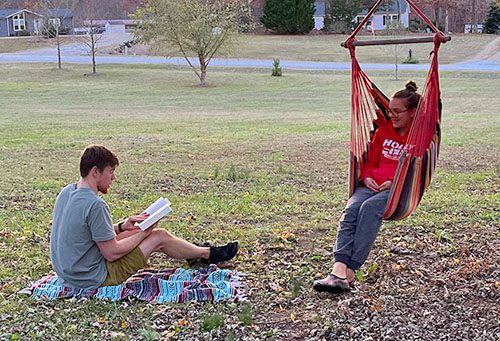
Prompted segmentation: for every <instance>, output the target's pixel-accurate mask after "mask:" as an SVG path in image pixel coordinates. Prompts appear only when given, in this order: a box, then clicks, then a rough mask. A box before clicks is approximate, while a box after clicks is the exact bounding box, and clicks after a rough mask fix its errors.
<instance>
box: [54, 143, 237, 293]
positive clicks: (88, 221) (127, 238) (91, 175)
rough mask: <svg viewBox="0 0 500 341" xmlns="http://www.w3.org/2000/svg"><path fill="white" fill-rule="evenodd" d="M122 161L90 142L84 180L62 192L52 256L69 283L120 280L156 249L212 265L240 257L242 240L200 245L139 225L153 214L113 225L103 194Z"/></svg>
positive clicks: (101, 283) (84, 284)
mask: <svg viewBox="0 0 500 341" xmlns="http://www.w3.org/2000/svg"><path fill="white" fill-rule="evenodd" d="M118 164H119V161H118V158H117V157H116V155H115V154H114V153H113V152H111V151H110V150H109V149H107V148H106V147H104V146H98V145H90V146H88V147H87V148H85V150H84V151H83V153H82V156H81V158H80V174H81V178H80V180H79V181H78V182H77V183H74V184H70V185H68V186H66V187H65V188H64V189H63V190H62V191H61V192H60V193H59V195H58V196H57V199H56V203H55V207H54V212H53V223H52V230H51V235H50V255H51V260H52V266H53V268H54V270H55V272H56V273H57V275H58V276H59V277H60V278H62V279H63V281H64V283H65V284H66V285H69V286H73V287H78V288H95V287H99V286H105V285H116V284H120V283H122V282H124V281H125V280H126V279H127V278H128V277H130V276H131V275H132V274H133V273H135V272H136V271H137V270H139V269H141V268H143V267H144V266H145V265H146V263H147V260H148V258H149V257H150V256H151V254H152V253H153V252H155V251H160V252H163V253H164V254H166V255H167V256H169V257H172V258H177V259H195V258H201V259H203V260H206V261H207V262H208V263H210V264H215V263H220V262H224V261H227V260H230V259H232V258H233V257H234V256H236V253H237V251H238V242H231V243H229V244H227V245H224V246H220V247H214V246H209V247H200V246H197V245H194V244H191V243H189V242H187V241H185V240H183V239H181V238H178V237H176V236H174V235H173V234H171V233H170V232H168V231H167V230H164V229H161V228H156V225H157V222H156V223H154V224H153V225H152V226H151V227H149V228H147V229H141V228H139V226H138V225H137V224H139V223H141V222H143V221H144V220H146V219H147V218H148V214H147V213H143V214H141V215H134V216H131V217H129V218H127V219H126V220H124V221H121V222H119V223H117V224H113V223H112V218H111V213H110V210H109V207H108V205H107V204H106V202H105V201H104V200H103V199H102V198H101V197H100V196H99V195H98V193H99V192H101V193H103V194H106V193H107V192H108V190H109V188H110V186H111V184H112V182H113V181H114V180H115V179H116V176H115V169H116V167H117V166H118ZM167 202H168V200H167ZM169 204H170V203H168V205H169Z"/></svg>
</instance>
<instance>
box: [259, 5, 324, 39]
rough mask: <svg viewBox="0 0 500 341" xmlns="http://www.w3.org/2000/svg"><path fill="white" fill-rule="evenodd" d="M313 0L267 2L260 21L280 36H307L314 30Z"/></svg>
mask: <svg viewBox="0 0 500 341" xmlns="http://www.w3.org/2000/svg"><path fill="white" fill-rule="evenodd" d="M314 12H315V7H314V1H313V0H266V2H265V3H264V15H263V16H262V18H261V19H260V21H261V22H262V23H263V24H264V26H265V27H266V28H268V29H270V30H272V31H273V32H275V33H278V34H306V33H309V32H311V30H312V29H313V28H314V19H313V16H314Z"/></svg>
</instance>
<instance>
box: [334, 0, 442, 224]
mask: <svg viewBox="0 0 500 341" xmlns="http://www.w3.org/2000/svg"><path fill="white" fill-rule="evenodd" d="M382 1H383V0H379V1H378V2H377V3H376V4H375V5H374V6H373V7H372V9H371V10H370V12H369V13H368V15H367V16H366V17H365V19H364V20H363V21H362V22H361V23H360V24H359V26H358V27H357V29H356V30H354V31H353V33H352V35H351V36H350V37H349V38H347V40H346V41H345V42H344V43H343V44H342V46H344V47H346V48H347V49H349V52H350V54H351V63H352V80H351V81H352V98H351V111H352V116H351V143H350V169H349V197H350V196H351V195H352V194H353V193H354V190H355V189H356V188H357V187H358V186H359V185H360V180H359V178H360V176H361V173H362V171H363V167H364V166H365V163H366V161H367V157H368V152H369V149H370V142H371V139H372V138H373V136H374V134H375V131H376V129H377V128H378V127H381V126H384V125H387V124H391V122H390V119H389V115H388V111H389V99H388V98H387V97H386V96H385V95H384V94H383V93H382V92H381V91H380V90H379V89H378V88H377V87H376V86H375V84H374V83H373V82H372V81H370V79H369V78H368V76H367V75H366V74H365V73H364V71H363V70H362V69H361V67H360V65H359V63H358V61H357V59H356V54H355V42H356V40H355V36H356V34H357V33H358V32H359V30H360V29H361V28H362V27H363V26H364V24H365V23H366V21H367V20H368V19H369V18H370V17H371V15H372V14H373V13H374V12H375V10H376V9H377V8H378V6H379V5H380V3H381V2H382ZM407 2H408V4H409V5H410V6H411V7H412V9H413V10H415V12H416V13H417V14H419V15H420V16H421V17H422V19H424V21H425V22H426V23H427V24H428V25H429V26H430V27H431V28H432V29H433V31H434V33H435V35H434V39H433V41H434V49H433V51H432V52H431V53H432V61H431V64H430V70H429V73H428V75H427V80H426V83H425V85H424V90H423V92H422V97H421V100H420V103H419V105H418V108H417V111H416V114H415V118H414V120H413V123H412V126H411V128H410V132H409V134H408V139H407V142H406V145H405V146H404V148H403V153H402V155H401V157H400V158H399V164H398V167H397V170H396V174H395V176H394V180H393V181H392V187H391V189H390V192H389V199H388V202H387V206H386V209H385V213H384V219H387V220H399V219H403V218H406V217H407V216H409V215H410V214H411V213H413V211H415V209H416V208H417V205H418V204H419V202H420V200H421V198H422V196H423V194H424V191H425V190H426V189H427V187H428V186H429V184H430V181H431V178H432V175H433V172H434V169H435V167H436V162H437V157H438V152H439V144H440V140H441V129H440V120H441V101H440V91H439V74H438V50H439V47H440V45H441V43H442V42H445V41H447V40H449V37H446V36H445V35H444V34H443V33H442V32H440V31H439V30H438V29H437V28H436V27H435V26H434V25H433V24H432V22H431V21H430V20H429V19H428V18H426V17H425V15H424V14H423V13H422V12H421V11H420V9H418V7H416V6H415V4H414V3H413V1H411V0H407Z"/></svg>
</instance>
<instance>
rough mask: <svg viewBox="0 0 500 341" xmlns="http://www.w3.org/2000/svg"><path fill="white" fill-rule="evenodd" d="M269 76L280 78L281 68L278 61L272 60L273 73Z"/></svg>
mask: <svg viewBox="0 0 500 341" xmlns="http://www.w3.org/2000/svg"><path fill="white" fill-rule="evenodd" d="M271 76H274V77H281V67H280V60H279V59H274V61H273V72H272V73H271Z"/></svg>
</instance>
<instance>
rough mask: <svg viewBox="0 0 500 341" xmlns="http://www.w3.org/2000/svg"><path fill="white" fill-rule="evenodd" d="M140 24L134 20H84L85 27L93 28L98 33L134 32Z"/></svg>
mask: <svg viewBox="0 0 500 341" xmlns="http://www.w3.org/2000/svg"><path fill="white" fill-rule="evenodd" d="M137 24H138V22H137V21H136V20H133V19H114V20H100V19H99V20H84V21H83V26H85V27H93V28H95V29H97V31H98V32H100V30H102V32H107V33H110V32H113V33H126V32H130V31H133V30H134V29H135V28H136V27H137ZM102 32H101V33H102Z"/></svg>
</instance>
